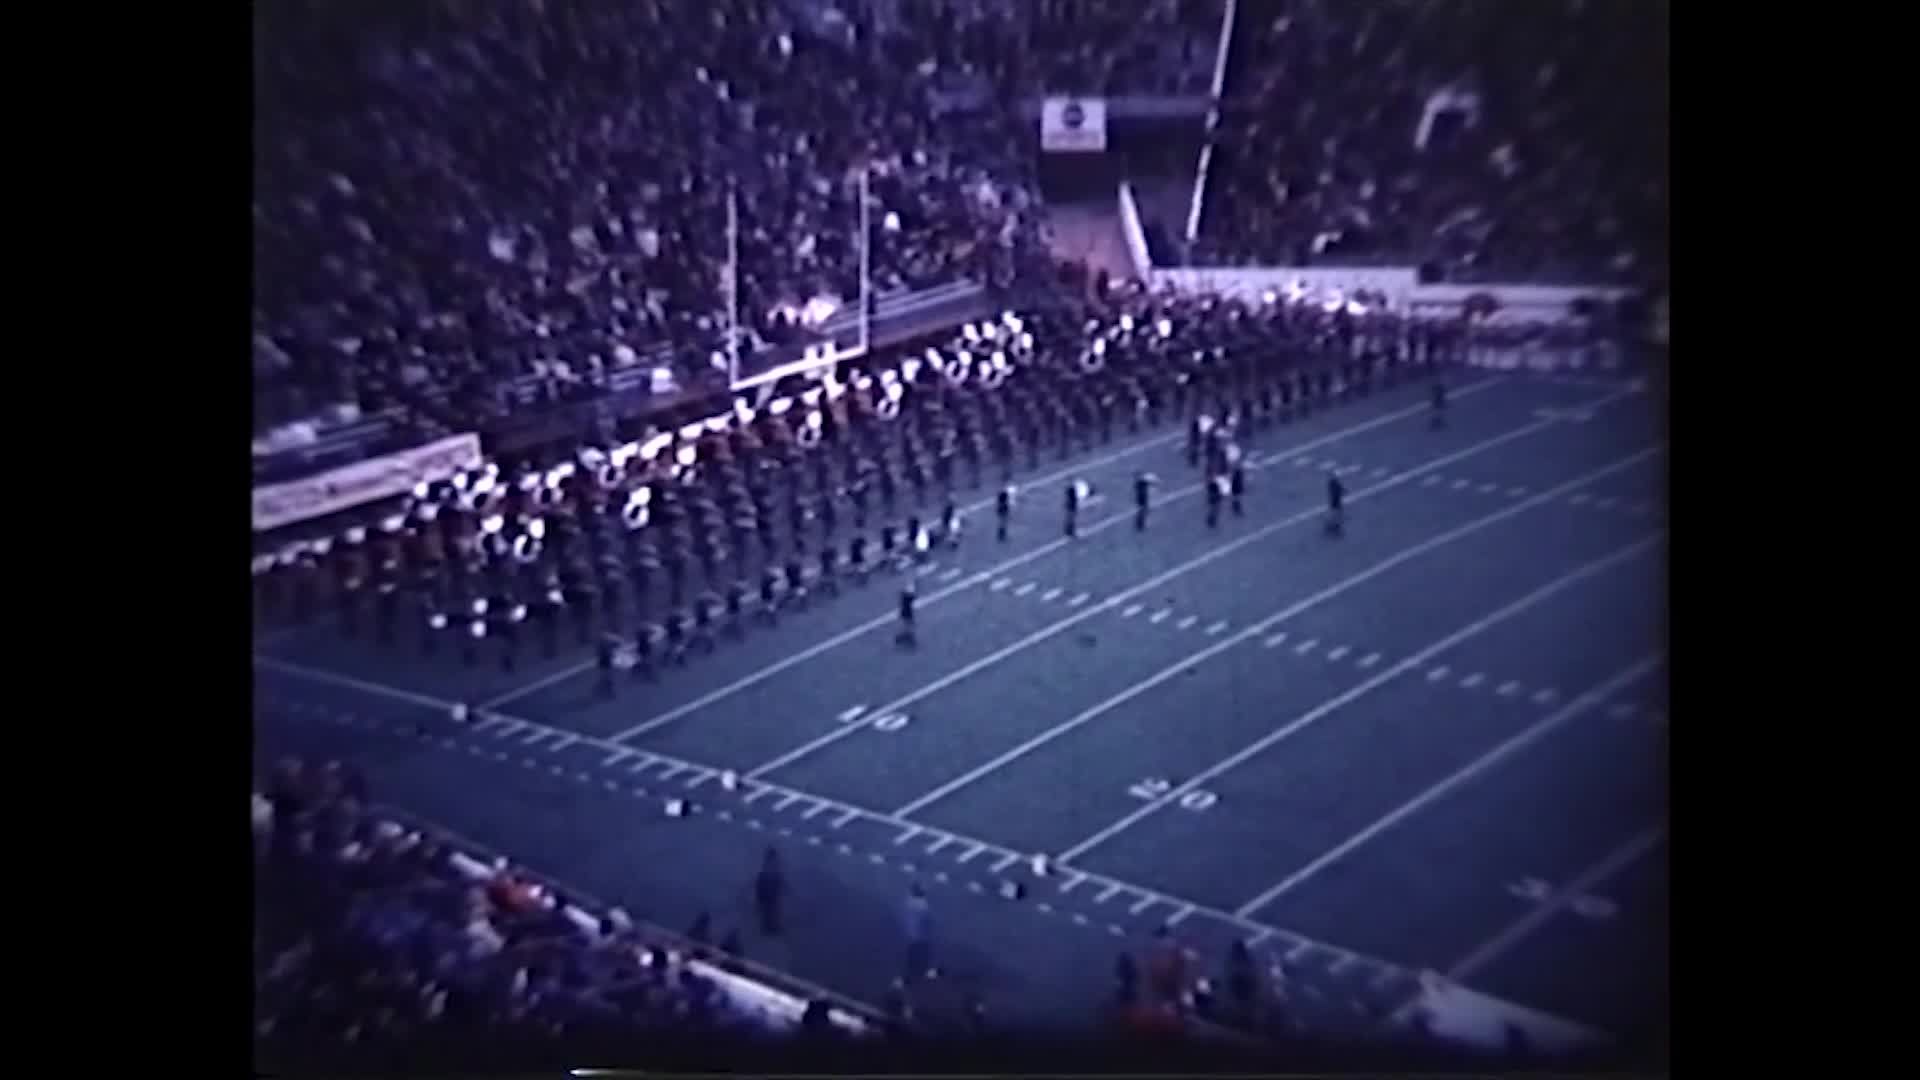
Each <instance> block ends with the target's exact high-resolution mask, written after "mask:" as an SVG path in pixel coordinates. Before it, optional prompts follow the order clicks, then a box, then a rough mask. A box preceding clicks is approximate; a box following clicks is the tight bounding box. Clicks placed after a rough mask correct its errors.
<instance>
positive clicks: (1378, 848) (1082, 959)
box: [254, 374, 1667, 1042]
mask: <svg viewBox="0 0 1920 1080" xmlns="http://www.w3.org/2000/svg"><path fill="white" fill-rule="evenodd" d="M1425 395H1426V390H1425V387H1424V386H1406V387H1401V388H1397V389H1394V390H1391V391H1386V392H1382V393H1378V394H1375V395H1373V396H1371V397H1369V398H1366V399H1364V400H1361V401H1358V402H1354V403H1350V404H1344V405H1340V406H1337V407H1334V408H1330V409H1327V410H1325V411H1323V412H1320V413H1318V414H1316V415H1314V416H1312V417H1309V418H1307V419H1305V420H1301V421H1297V422H1295V423H1292V424H1288V425H1283V426H1279V427H1276V428H1271V429H1269V430H1267V431H1265V432H1262V433H1261V434H1260V435H1258V436H1257V437H1255V438H1253V439H1252V440H1250V442H1249V443H1248V445H1247V450H1248V453H1249V455H1250V465H1251V468H1250V473H1249V481H1248V495H1247V499H1246V505H1245V512H1244V514H1243V515H1237V516H1236V515H1234V514H1232V513H1226V514H1223V516H1222V518H1221V520H1220V523H1219V525H1218V527H1217V528H1209V527H1207V525H1206V523H1205V521H1204V513H1203V511H1204V506H1203V501H1202V499H1201V498H1200V494H1199V490H1198V474H1197V472H1195V471H1194V470H1192V469H1190V468H1188V467H1187V465H1186V464H1185V462H1184V461H1183V459H1182V449H1183V447H1182V441H1183V435H1182V433H1180V432H1177V431H1174V430H1172V429H1170V428H1169V429H1162V430H1161V431H1159V432H1156V433H1151V434H1149V435H1146V436H1142V437H1140V438H1138V439H1135V440H1133V441H1130V442H1124V443H1119V444H1116V445H1114V446H1111V447H1103V448H1101V449H1100V450H1098V451H1097V452H1094V453H1090V454H1085V455H1081V456H1080V457H1079V458H1077V459H1070V460H1068V461H1065V462H1058V461H1056V462H1048V463H1044V464H1043V466H1042V469H1041V471H1040V473H1039V474H1035V475H1027V476H1022V477H1019V478H1017V482H1019V483H1021V484H1023V485H1024V486H1025V488H1026V490H1025V491H1024V493H1023V499H1022V502H1021V504H1020V505H1019V506H1018V508H1017V509H1016V512H1015V514H1014V519H1013V527H1012V530H1011V535H1010V536H1009V538H1008V540H1007V541H1006V542H1004V543H1002V542H996V540H995V538H994V536H993V535H992V528H991V514H990V512H988V509H987V508H986V507H985V503H984V500H986V499H988V498H989V497H990V494H991V493H990V492H989V491H986V490H981V491H975V492H968V493H966V499H967V500H968V501H971V502H973V503H974V506H973V507H972V508H971V513H970V515H969V517H970V520H969V528H968V535H967V536H966V539H965V542H964V543H963V544H962V545H961V546H960V547H959V548H958V549H957V550H951V551H943V552H938V553H936V554H935V556H934V557H933V558H932V559H931V560H930V561H928V562H926V563H924V564H922V565H919V566H916V567H914V568H912V569H911V570H909V571H906V572H904V573H907V574H912V575H914V576H915V577H916V578H917V588H918V591H919V595H920V604H919V618H918V628H917V629H918V633H917V644H915V645H914V646H912V647H908V646H904V645H901V644H900V643H898V642H897V641H896V631H897V629H898V624H897V621H896V619H895V617H894V602H895V596H896V593H897V590H898V587H899V584H900V582H901V579H902V575H898V574H879V575H876V577H875V578H874V580H873V581H871V582H870V583H868V584H867V585H865V586H864V587H847V588H845V589H844V591H843V593H842V595H840V596H839V597H837V598H833V599H825V598H820V597H816V598H815V599H814V602H813V603H812V604H811V606H810V607H809V608H807V609H806V610H804V611H799V612H790V613H784V614H783V615H782V616H781V618H780V620H779V622H778V624H777V625H774V626H764V627H763V626H760V625H757V624H756V625H754V626H752V627H751V628H750V629H749V630H748V631H747V632H746V634H745V635H744V637H743V638H742V639H740V640H723V641H722V643H721V644H720V647H719V648H718V650H717V651H716V652H715V653H714V654H713V655H711V656H706V655H700V654H698V653H696V654H695V655H694V656H693V657H692V658H691V659H690V660H689V661H688V662H687V664H686V666H684V667H673V668H668V669H666V670H664V671H663V672H662V673H661V674H660V675H659V676H658V678H657V679H656V680H655V681H652V682H644V681H640V680H638V679H634V678H630V677H627V676H625V675H623V676H621V677H620V678H619V680H618V687H617V692H616V693H615V694H614V695H613V696H612V697H611V698H606V697H603V696H602V695H600V694H599V693H598V692H597V686H596V683H597V681H598V672H597V670H596V669H595V668H594V667H593V658H592V656H591V654H590V651H589V650H587V649H585V648H578V647H574V648H570V649H562V650H561V652H560V654H559V655H557V656H556V657H554V658H552V659H537V660H532V661H529V660H526V659H524V658H523V661H522V663H521V664H520V665H519V666H518V667H517V669H516V670H513V671H504V670H501V669H500V667H499V666H498V665H497V664H494V663H492V662H491V659H490V658H489V659H488V660H487V661H484V662H483V663H482V664H481V665H480V666H475V667H467V666H464V665H463V664H462V663H461V662H460V660H459V659H458V657H456V656H447V655H441V656H439V657H437V658H428V657H424V656H422V655H421V654H420V652H419V650H418V649H417V647H415V645H414V643H413V642H412V641H411V640H410V635H406V634H403V635H402V644H401V645H400V646H397V647H385V648H382V647H377V646H375V645H373V644H371V643H369V642H366V641H355V640H349V639H347V638H344V637H343V636H342V635H341V634H340V633H339V632H338V631H337V630H335V629H333V628H331V627H330V626H324V625H314V626H308V627H302V628H294V629H290V630H281V631H277V632H274V633H270V634H261V635H259V636H257V638H256V645H255V658H254V670H255V682H256V699H257V707H256V735H257V738H256V742H257V744H258V749H259V752H260V753H261V754H262V755H274V754H279V753H286V752H302V753H308V754H316V755H317V754H325V755H329V756H334V757H341V758H346V759H350V760H352V761H354V762H355V763H356V764H358V765H360V767H361V768H362V769H363V771H364V772H365V773H366V774H367V776H368V778H369V780H370V782H371V785H372V787H373V788H374V791H375V796H376V797H377V798H379V799H380V800H382V801H383V802H387V803H390V804H393V805H394V806H397V807H400V808H404V809H405V810H407V811H409V812H411V813H414V814H417V815H419V816H420V817H422V818H425V819H427V820H430V821H433V822H436V823H440V824H444V825H445V826H447V827H450V828H452V829H454V830H457V831H458V832H460V833H462V834H464V835H466V836H468V837H471V838H472V839H473V840H474V841H475V842H476V843H478V844H483V845H486V846H489V847H491V848H494V849H498V850H500V851H503V852H506V853H508V854H510V855H511V856H512V857H513V858H514V859H516V860H517V861H521V862H523V863H525V864H527V865H529V866H531V867H533V868H535V869H538V870H540V871H542V872H544V873H545V874H548V875H550V876H551V877H553V878H555V879H557V880H559V881H561V882H563V883H566V884H567V885H568V886H570V887H573V888H576V889H577V890H579V891H582V892H584V893H587V894H589V895H591V896H593V897H596V898H598V899H600V900H602V901H605V902H608V903H619V904H622V905H624V906H626V907H627V908H628V910H630V911H632V912H633V913H634V914H635V916H636V917H644V918H649V919H651V920H653V921H655V922H658V923H661V924H664V925H668V926H674V927H684V926H685V925H686V924H687V923H689V922H691V921H692V919H693V917H694V915H695V914H697V913H699V912H701V911H709V912H711V913H712V914H713V917H714V921H715V926H716V929H717V930H718V929H724V928H726V927H730V926H738V927H739V928H740V929H741V932H742V935H743V937H744V938H745V939H746V950H747V954H748V955H749V956H750V957H751V958H753V959H755V960H757V961H760V962H763V963H767V964H770V965H773V966H776V967H780V968H783V969H786V970H790V971H792V972H794V973H795V974H797V975H799V976H801V977H804V978H807V979H810V980H812V981H814V982H817V983H820V984H823V985H825V986H828V987H830V988H832V989H834V990H836V991H839V992H841V993H844V994H846V995H848V996H850V997H853V998H856V999H862V1000H866V1001H874V1000H877V999H878V998H879V997H880V996H881V994H882V993H883V992H884V990H885V988H886V986H887V984H888V982H889V981H890V980H891V979H892V977H893V976H894V975H896V974H897V973H898V969H899V968H900V960H901V942H900V931H899V920H898V912H899V908H900V902H901V899H902V898H903V897H904V895H905V892H906V889H907V887H908V883H909V882H910V881H918V882H920V883H922V884H923V885H925V887H926V888H927V890H928V892H929V896H930V897H931V899H932V903H933V910H934V918H935V927H936V929H935V933H936V949H937V950H938V953H939V962H940V965H941V967H942V969H943V971H944V973H945V975H944V977H945V978H946V979H947V980H949V981H950V983H951V984H952V985H958V986H965V987H968V988H973V989H977V990H979V992H980V993H981V994H982V995H983V996H984V998H985V1000H986V1002H987V1005H988V1008H989V1010H990V1011H991V1013H992V1015H994V1016H995V1017H997V1018H998V1019H999V1020H1000V1021H1001V1022H1019V1021H1021V1020H1023V1019H1025V1020H1028V1021H1030V1022H1033V1023H1039V1024H1068V1025H1073V1024H1085V1023H1088V1022H1090V1021H1091V1019H1092V1017H1093V1016H1094V1013H1095V1008H1096V1006H1097V1004H1098V1002H1099V999H1100V997H1101V995H1102V994H1103V993H1104V991H1105V990H1106V988H1107V986H1108V985H1109V981H1110V975H1111V971H1112V968H1113V961H1114V957H1115V955H1116V954H1117V953H1118V952H1120V951H1121V950H1122V949H1125V948H1129V947H1135V946H1138V945H1140V944H1142V943H1143V942H1145V941H1146V940H1147V939H1148V937H1149V936H1150V935H1151V933H1152V932H1153V930H1154V929H1155V928H1157V927H1160V926H1162V925H1168V924H1171V925H1172V927H1173V929H1174V932H1175V933H1177V934H1178V935H1180V936H1181V937H1182V938H1184V939H1185V940H1186V941H1187V942H1188V943H1189V944H1191V945H1192V946H1193V947H1195V948H1196V949H1198V950H1200V952H1201V954H1202V955H1203V956H1204V957H1205V958H1206V961H1207V964H1208V966H1210V967H1214V968H1217V966H1218V963H1219V960H1220V959H1221V958H1222V957H1223V956H1224V955H1225V951H1226V946H1227V944H1228V942H1229V941H1231V940H1232V939H1234V938H1244V939H1248V940H1250V941H1252V942H1253V943H1254V944H1255V946H1256V952H1257V953H1258V954H1259V955H1260V956H1261V957H1262V958H1263V959H1264V960H1265V961H1266V963H1265V965H1264V966H1265V967H1266V968H1267V969H1268V970H1269V971H1270V972H1273V973H1277V974H1278V977H1279V978H1280V979H1281V981H1282V993H1283V996H1284V997H1285V998H1286V1000H1287V1002H1288V1007H1289V1010H1290V1012H1292V1013H1293V1014H1294V1015H1295V1016H1297V1017H1298V1018H1300V1020H1301V1022H1303V1023H1306V1024H1308V1025H1309V1026H1318V1027H1323V1028H1326V1029H1328V1030H1333V1031H1340V1032H1360V1031H1364V1030H1367V1029H1370V1028H1376V1027H1379V1026H1381V1025H1385V1024H1390V1023H1393V1022H1395V1021H1396V1020H1399V1019H1404V1017H1405V1016H1406V1015H1407V1013H1408V1010H1409V1008H1410V1006H1412V1005H1414V1004H1416V1003H1421V1002H1425V1003H1427V1004H1429V1005H1430V1006H1433V1007H1434V1008H1436V1009H1438V1010H1440V1011H1441V1012H1442V1013H1443V1015H1444V1016H1445V1017H1446V1018H1447V1023H1450V1024H1456V1025H1475V1024H1481V1025H1486V1029H1487V1030H1497V1029H1498V1028H1499V1026H1500V1025H1502V1024H1504V1023H1506V1022H1513V1023H1518V1024H1520V1025H1521V1026H1522V1027H1523V1028H1525V1029H1526V1030H1528V1031H1529V1032H1530V1034H1532V1036H1533V1037H1534V1038H1535V1039H1537V1040H1540V1041H1548V1042H1550V1041H1555V1040H1561V1039H1577V1038H1586V1037H1604V1036H1605V1035H1607V1034H1613V1035H1617V1036H1624V1035H1626V1034H1628V1033H1630V1032H1633V1031H1635V1030H1637V1029H1639V1028H1640V1027H1641V1026H1643V1025H1646V1024H1648V1023H1651V1022H1653V1020H1654V1018H1655V1017H1657V1016H1660V1015H1662V1014H1663V1013H1664V1011H1665V993H1666V990H1665V987H1666V976H1665V970H1666V949H1667V944H1666V923H1665V912H1666V904H1665V890H1666V877H1665V867H1666V859H1667V853H1666V843H1665V835H1666V834H1665V825H1664V823H1665V820H1666V794H1667V788H1666V734H1667V732H1666V725H1667V714H1666V689H1665V644H1664V627H1663V624H1664V597H1665V580H1664V578H1665V528H1666V526H1665V506H1666V501H1665V496H1664V477H1665V470H1666V454H1665V448H1664V439H1665V424H1664V416H1663V412H1662V406H1661V405H1660V403H1659V402H1658V401H1657V400H1656V399H1655V397H1654V395H1653V394H1651V393H1649V392H1648V391H1647V390H1646V389H1645V388H1644V387H1643V386H1642V385H1641V384H1640V383H1638V382H1635V381H1630V380H1628V379H1625V378H1620V379H1611V380H1598V379H1595V380H1563V379H1555V378H1550V377H1543V376H1537V375H1524V374H1508V375H1492V374H1482V375H1463V376H1461V377H1460V379H1459V380H1458V381H1457V382H1456V387H1455V391H1454V394H1453V403H1452V405H1451V407H1450V410H1449V415H1448V418H1447V423H1446V425H1445V426H1444V427H1442V428H1439V429H1435V428H1434V427H1433V426H1432V425H1431V424H1430V422H1429V412H1428V409H1427V407H1426V404H1425ZM1142 469H1146V470H1151V471H1153V472H1155V473H1157V474H1158V475H1159V476H1160V477H1161V478H1162V479H1163V481H1164V483H1163V484H1162V485H1161V488H1160V491H1159V494H1158V497H1157V505H1156V506H1155V508H1154V511H1153V515H1152V518H1151V520H1150V522H1149V524H1148V527H1147V528H1146V529H1145V530H1144V531H1136V529H1135V527H1134V520H1133V512H1132V502H1131V499H1132V494H1131V483H1130V481H1131V477H1132V476H1133V474H1134V473H1135V472H1136V471H1139V470H1142ZM1328 473H1337V474H1339V475H1340V476H1341V477H1342V478H1343V479H1344V481H1345V483H1346V485H1347V489H1348V493H1349V502H1348V507H1347V516H1346V524H1345V528H1344V530H1342V531H1341V533H1340V534H1339V535H1334V534H1331V533H1329V531H1328V530H1327V528H1326V514H1325V509H1324V497H1325V496H1324V490H1325V478H1326V475H1327V474H1328ZM1072 478H1079V479H1084V480H1086V481H1087V482H1089V483H1090V484H1091V485H1092V487H1093V490H1094V492H1095V502H1094V503H1093V505H1091V506H1090V507H1089V508H1088V510H1087V511H1085V512H1083V515H1082V520H1081V526H1080V535H1079V537H1078V538H1077V539H1072V540H1069V539H1068V538H1066V537H1065V536H1064V535H1063V529H1062V524H1063V523H1062V515H1061V487H1062V485H1063V484H1064V483H1066V482H1067V481H1068V480H1069V479H1072ZM457 701H458V702H469V703H473V704H476V705H479V706H481V709H480V713H481V715H480V716H479V717H477V718H475V719H472V720H470V721H469V722H467V723H464V724H462V723H456V722H454V721H453V720H452V719H451V716H450V706H451V705H452V704H453V703H454V702H457ZM669 800H683V801H684V802H685V803H686V804H687V806H688V807H689V808H690V811H691V812H690V813H687V814H685V815H683V816H670V815H669V814H668V813H667V811H666V806H667V804H668V802H669ZM769 845H772V846H776V847H778V848H779V849H780V850H781V851H782V853H783V857H784V858H785V860H786V865H787V872H788V877H789V879H790V893H791V911H790V914H789V919H790V921H791V923H792V925H791V927H790V928H789V933H787V934H785V935H783V936H782V937H781V938H779V939H764V938H761V937H760V936H758V935H757V933H755V932H754V928H753V927H751V926H750V922H751V919H750V917H749V915H750V911H751V904H750V883H751V879H752V875H753V873H754V871H755V869H756V868H757V866H758V863H759V858H760V852H761V851H762V850H763V849H764V848H766V847H767V846H769ZM1008 882H1019V883H1020V884H1021V885H1022V886H1023V887H1024V893H1023V895H1022V896H1021V898H1019V899H1011V898H1008V897H1007V896H1006V895H1004V891H1005V886H1006V884H1007V883H1008Z"/></svg>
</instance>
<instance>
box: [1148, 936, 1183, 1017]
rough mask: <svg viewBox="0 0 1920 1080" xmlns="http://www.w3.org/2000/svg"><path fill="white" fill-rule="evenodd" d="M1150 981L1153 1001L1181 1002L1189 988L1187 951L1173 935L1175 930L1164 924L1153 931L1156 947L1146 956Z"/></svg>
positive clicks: (1154, 945)
mask: <svg viewBox="0 0 1920 1080" xmlns="http://www.w3.org/2000/svg"><path fill="white" fill-rule="evenodd" d="M1147 982H1148V987H1149V989H1150V990H1151V996H1152V998H1153V1000H1155V1001H1158V1002H1162V1003H1165V1004H1169V1005H1171V1004H1175V1003H1178V1002H1179V1001H1180V999H1181V997H1182V995H1184V994H1185V993H1186V989H1187V950H1186V948H1185V947H1184V946H1182V945H1181V944H1180V941H1179V939H1177V938H1175V937H1174V936H1173V928H1172V927H1170V926H1166V925H1162V926H1161V927H1160V928H1159V929H1158V930H1155V931H1154V932H1153V944H1152V945H1151V946H1150V947H1149V949H1148V953H1147Z"/></svg>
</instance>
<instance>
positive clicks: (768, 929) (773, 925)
mask: <svg viewBox="0 0 1920 1080" xmlns="http://www.w3.org/2000/svg"><path fill="white" fill-rule="evenodd" d="M785 891H786V876H785V875H784V874H783V873H781V870H780V853H779V852H778V851H776V850H774V849H773V848H772V847H771V846H769V847H768V848H767V850H766V854H765V855H763V856H762V857H761V860H760V872H759V874H757V875H756V876H755V877H754V880H753V898H754V905H755V907H756V908H757V909H758V911H759V914H760V932H761V933H762V934H765V935H767V936H768V937H778V936H779V935H780V901H781V898H782V896H783V894H784V893H785Z"/></svg>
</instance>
